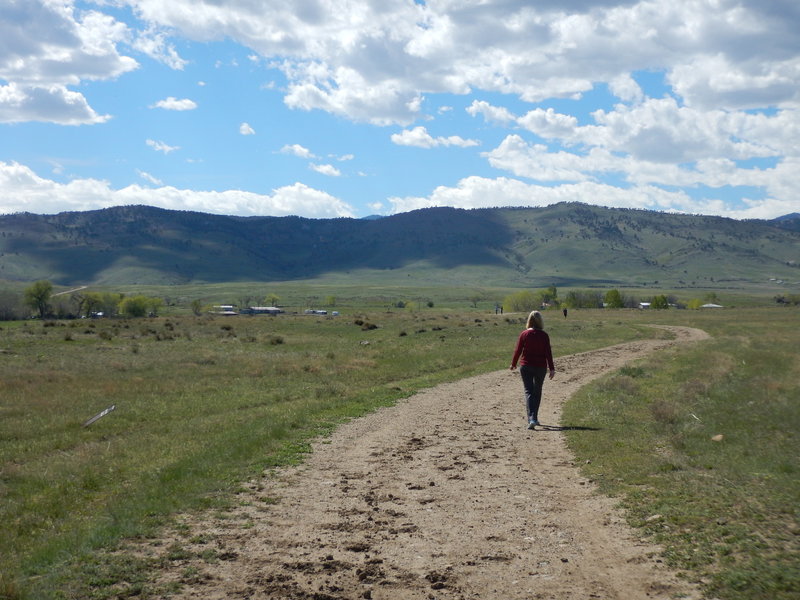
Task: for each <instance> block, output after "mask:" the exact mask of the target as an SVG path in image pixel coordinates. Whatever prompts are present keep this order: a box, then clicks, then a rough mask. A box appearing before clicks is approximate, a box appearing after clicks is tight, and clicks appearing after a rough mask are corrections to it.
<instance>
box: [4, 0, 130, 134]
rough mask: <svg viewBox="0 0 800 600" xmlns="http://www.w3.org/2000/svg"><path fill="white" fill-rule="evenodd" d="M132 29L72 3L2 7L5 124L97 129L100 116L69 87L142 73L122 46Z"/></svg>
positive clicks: (37, 2)
mask: <svg viewBox="0 0 800 600" xmlns="http://www.w3.org/2000/svg"><path fill="white" fill-rule="evenodd" d="M128 35H129V32H128V28H127V26H126V25H125V24H124V23H121V22H119V21H116V20H115V19H114V18H113V17H111V16H109V15H106V14H103V13H101V12H99V11H95V10H84V11H76V10H75V8H74V6H73V4H72V2H69V1H66V2H44V1H40V0H30V1H26V2H11V3H9V2H3V3H0V80H4V81H5V82H6V85H5V86H4V87H3V89H2V91H0V120H2V121H3V122H12V123H16V122H23V121H46V122H53V123H58V124H62V125H81V124H94V123H102V122H104V121H106V120H107V119H108V118H109V116H108V115H104V116H100V115H98V114H97V113H96V112H95V111H94V109H92V107H91V106H90V105H89V103H88V101H87V100H86V98H85V97H84V96H83V94H81V93H80V92H76V91H74V90H70V89H69V87H68V86H74V85H78V84H80V83H81V82H82V81H92V80H107V79H114V78H116V77H119V76H121V75H122V74H124V73H126V72H128V71H132V70H133V69H136V68H137V67H138V63H137V62H136V61H135V60H134V59H133V58H131V57H129V56H124V55H121V54H120V53H119V51H118V48H117V44H119V43H121V42H123V41H125V39H126V38H127V37H128Z"/></svg>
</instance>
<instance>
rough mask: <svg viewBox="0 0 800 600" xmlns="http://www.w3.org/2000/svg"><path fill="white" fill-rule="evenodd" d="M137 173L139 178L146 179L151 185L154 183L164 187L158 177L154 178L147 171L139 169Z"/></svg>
mask: <svg viewBox="0 0 800 600" xmlns="http://www.w3.org/2000/svg"><path fill="white" fill-rule="evenodd" d="M136 173H137V174H138V175H139V177H141V178H142V179H144V180H145V181H147V182H149V183H152V184H153V185H164V182H163V181H161V180H160V179H158V178H157V177H153V176H152V175H150V173H148V172H147V171H140V170H139V169H136Z"/></svg>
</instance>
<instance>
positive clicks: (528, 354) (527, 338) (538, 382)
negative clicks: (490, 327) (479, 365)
mask: <svg viewBox="0 0 800 600" xmlns="http://www.w3.org/2000/svg"><path fill="white" fill-rule="evenodd" d="M525 328H526V329H525V330H524V331H523V332H522V333H520V334H519V339H518V340H517V347H516V348H515V349H514V357H513V358H512V359H511V367H510V369H511V370H512V371H513V370H514V369H516V368H517V363H518V362H519V374H520V377H522V385H523V386H524V387H525V404H526V407H527V409H528V429H533V428H534V427H536V426H537V425H538V424H539V404H540V403H541V401H542V385H543V384H544V377H545V375H546V374H547V370H548V369H549V370H550V379H552V378H553V377H554V376H555V374H556V367H555V365H554V364H553V352H552V350H551V349H550V336H548V335H547V333H546V332H545V331H544V319H542V313H540V312H539V311H538V310H534V311H533V312H532V313H531V314H530V315H528V322H527V324H526V325H525Z"/></svg>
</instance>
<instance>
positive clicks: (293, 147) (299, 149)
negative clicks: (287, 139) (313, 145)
mask: <svg viewBox="0 0 800 600" xmlns="http://www.w3.org/2000/svg"><path fill="white" fill-rule="evenodd" d="M281 154H291V155H293V156H297V157H298V158H308V159H312V158H316V156H314V154H313V153H312V152H311V150H309V149H308V148H306V147H304V146H301V145H300V144H287V145H286V146H284V147H283V148H281Z"/></svg>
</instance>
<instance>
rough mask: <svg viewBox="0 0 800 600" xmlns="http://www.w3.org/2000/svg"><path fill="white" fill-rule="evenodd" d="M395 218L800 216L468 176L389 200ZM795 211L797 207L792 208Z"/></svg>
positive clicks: (663, 195) (774, 205)
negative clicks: (456, 214)
mask: <svg viewBox="0 0 800 600" xmlns="http://www.w3.org/2000/svg"><path fill="white" fill-rule="evenodd" d="M389 202H390V204H391V206H392V209H391V212H392V213H400V212H407V211H410V210H416V209H420V208H430V207H434V206H453V207H457V208H492V207H496V206H548V205H550V204H555V203H558V202H582V203H588V204H597V205H600V206H610V207H615V208H638V209H648V210H654V209H655V210H663V211H672V212H687V213H696V212H702V213H703V214H708V215H724V216H728V217H733V218H739V219H770V218H774V217H777V216H780V215H784V214H787V213H789V212H791V211H792V210H795V211H796V202H794V203H793V201H787V200H785V199H784V200H782V199H779V198H773V197H768V198H766V199H764V200H760V201H753V202H750V203H749V204H748V205H747V206H745V207H744V208H735V207H733V206H730V205H729V204H728V203H726V202H724V201H721V200H718V199H707V200H700V201H698V200H697V199H695V198H692V197H690V196H689V195H688V194H686V193H685V192H683V191H680V190H678V191H671V190H665V189H663V188H660V187H658V186H652V185H638V186H631V187H624V188H623V187H619V186H615V185H609V184H604V183H597V182H592V181H583V182H580V183H566V184H562V185H556V186H546V185H539V184H531V183H524V182H522V181H519V180H517V179H511V178H507V177H498V178H496V179H488V178H484V177H477V176H472V177H467V178H464V179H462V180H461V181H459V182H458V185H457V186H455V187H448V186H439V187H437V188H436V189H435V190H434V191H433V192H432V193H431V194H430V196H408V197H393V198H389ZM793 206H794V208H792V207H793Z"/></svg>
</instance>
